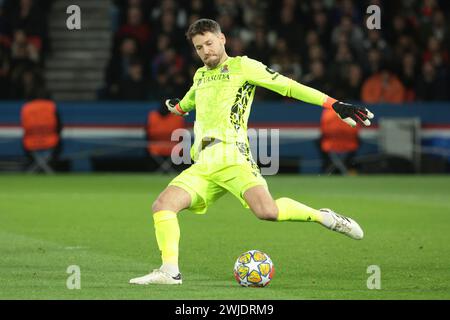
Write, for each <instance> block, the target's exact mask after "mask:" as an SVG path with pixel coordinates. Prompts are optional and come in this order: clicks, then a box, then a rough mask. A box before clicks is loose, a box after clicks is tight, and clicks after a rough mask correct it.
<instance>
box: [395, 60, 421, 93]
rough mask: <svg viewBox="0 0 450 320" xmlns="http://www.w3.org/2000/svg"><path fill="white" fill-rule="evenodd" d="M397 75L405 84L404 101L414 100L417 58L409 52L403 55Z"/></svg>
mask: <svg viewBox="0 0 450 320" xmlns="http://www.w3.org/2000/svg"><path fill="white" fill-rule="evenodd" d="M399 75H400V80H401V82H402V83H403V85H404V86H405V101H414V100H415V98H416V92H415V90H416V86H417V83H416V82H417V76H416V75H417V59H416V57H415V56H414V54H412V53H411V52H409V53H406V54H405V55H404V56H403V59H402V64H401V69H400V73H399Z"/></svg>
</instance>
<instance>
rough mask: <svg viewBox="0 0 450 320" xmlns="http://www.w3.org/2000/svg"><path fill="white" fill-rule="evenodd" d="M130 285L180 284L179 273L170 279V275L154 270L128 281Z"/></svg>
mask: <svg viewBox="0 0 450 320" xmlns="http://www.w3.org/2000/svg"><path fill="white" fill-rule="evenodd" d="M130 283H131V284H142V285H147V284H182V283H183V281H182V280H181V273H179V274H178V275H177V276H176V277H172V276H171V275H170V274H168V273H166V272H164V271H162V270H160V269H154V270H153V271H152V272H151V273H149V274H147V275H145V276H142V277H139V278H134V279H131V280H130Z"/></svg>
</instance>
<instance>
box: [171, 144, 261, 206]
mask: <svg viewBox="0 0 450 320" xmlns="http://www.w3.org/2000/svg"><path fill="white" fill-rule="evenodd" d="M169 185H171V186H177V187H180V188H182V189H183V190H185V191H187V192H188V193H189V194H190V195H191V206H190V207H189V210H190V211H193V212H195V213H200V214H201V213H205V212H206V210H207V209H208V206H209V205H211V204H212V203H214V202H215V201H216V200H217V199H219V198H220V197H221V196H223V195H224V194H225V193H226V192H227V191H228V192H231V193H232V194H233V195H234V196H235V197H237V198H238V199H239V200H240V201H241V203H242V205H243V206H244V207H245V208H248V205H247V203H246V201H245V199H244V197H243V195H244V193H245V191H247V190H248V189H249V188H251V187H254V186H258V185H262V186H264V187H266V188H267V182H266V180H265V179H264V178H263V176H262V175H261V173H260V170H259V168H258V166H257V164H256V163H255V162H254V160H253V159H252V157H251V153H250V150H249V148H248V147H247V146H246V145H245V144H239V145H237V144H233V143H224V142H219V143H216V144H214V145H211V146H209V147H206V148H205V149H204V150H203V151H201V152H200V154H199V158H198V160H197V162H195V163H194V164H193V165H192V166H190V167H189V168H188V169H186V170H184V171H183V172H181V173H180V174H179V175H178V176H177V177H175V178H174V179H173V180H172V181H171V182H170V183H169Z"/></svg>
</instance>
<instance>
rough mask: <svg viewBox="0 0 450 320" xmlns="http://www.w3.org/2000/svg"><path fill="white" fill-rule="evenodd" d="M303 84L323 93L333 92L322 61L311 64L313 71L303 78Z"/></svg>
mask: <svg viewBox="0 0 450 320" xmlns="http://www.w3.org/2000/svg"><path fill="white" fill-rule="evenodd" d="M302 82H303V83H304V84H305V85H307V86H310V87H312V88H315V89H317V90H320V91H322V92H330V90H331V84H330V82H329V78H328V77H327V74H326V72H325V66H324V65H323V62H322V61H320V60H315V61H314V62H313V63H312V64H311V71H310V72H309V73H308V74H306V75H305V76H304V77H303V81H302Z"/></svg>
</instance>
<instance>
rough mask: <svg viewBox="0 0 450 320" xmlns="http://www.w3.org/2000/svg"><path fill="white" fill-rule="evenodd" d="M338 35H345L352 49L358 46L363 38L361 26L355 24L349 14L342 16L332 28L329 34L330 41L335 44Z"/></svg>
mask: <svg viewBox="0 0 450 320" xmlns="http://www.w3.org/2000/svg"><path fill="white" fill-rule="evenodd" d="M340 36H345V37H346V38H347V39H348V41H349V44H350V46H351V48H353V49H357V48H360V47H361V45H360V44H361V42H362V41H363V39H364V33H363V32H362V30H361V28H360V27H359V26H357V25H355V24H354V23H353V21H352V18H351V17H349V16H343V17H342V18H341V20H340V22H339V24H338V25H337V26H336V27H335V28H334V30H333V32H332V34H331V42H332V43H333V44H334V45H336V44H337V43H338V40H339V37H340Z"/></svg>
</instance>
